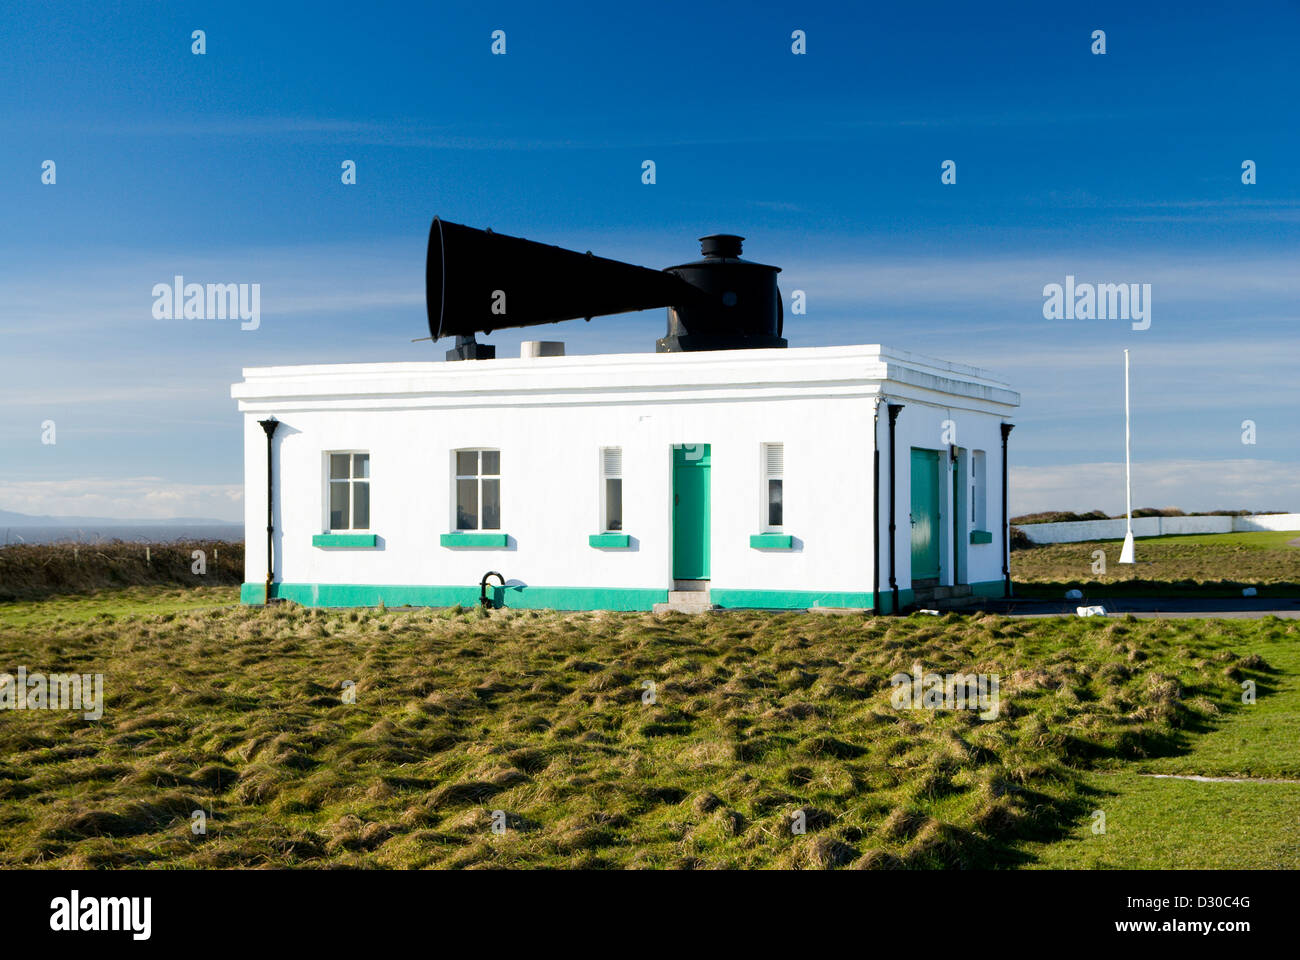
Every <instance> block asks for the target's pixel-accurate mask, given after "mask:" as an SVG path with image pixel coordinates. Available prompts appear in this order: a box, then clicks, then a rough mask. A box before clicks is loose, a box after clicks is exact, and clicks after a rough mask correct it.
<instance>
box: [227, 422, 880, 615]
mask: <svg viewBox="0 0 1300 960" xmlns="http://www.w3.org/2000/svg"><path fill="white" fill-rule="evenodd" d="M870 416H871V404H870V401H869V400H867V399H865V398H858V399H853V398H849V399H844V400H840V401H838V402H837V403H836V404H835V406H834V416H827V408H826V406H825V405H824V404H823V403H822V402H820V401H816V400H803V401H800V400H778V401H755V402H749V403H736V402H701V403H692V404H666V405H647V404H631V405H626V406H618V405H607V404H597V405H590V406H587V405H571V406H565V407H547V406H542V407H531V408H517V409H513V410H510V411H502V410H500V409H496V408H492V407H480V408H477V409H468V410H466V409H457V410H445V409H444V410H438V409H429V410H369V411H329V412H321V411H314V412H311V411H303V412H299V413H292V414H285V415H284V416H282V417H281V418H280V419H281V420H282V424H281V426H280V427H279V429H278V431H277V436H276V454H277V462H276V465H275V469H276V494H277V500H278V503H277V508H278V511H279V512H280V514H281V516H279V517H277V520H276V524H275V525H276V528H277V530H278V531H280V532H281V534H282V536H283V539H282V540H281V539H280V537H279V536H277V546H278V547H279V550H280V556H279V559H278V561H277V566H276V579H277V580H278V581H286V582H293V583H379V584H437V585H449V584H477V583H478V581H479V578H480V577H481V576H482V574H483V573H484V572H485V571H487V570H489V569H493V570H499V571H500V572H501V573H503V574H504V575H505V576H506V577H507V578H508V579H511V580H518V581H522V582H523V583H526V584H529V585H536V586H605V587H647V588H658V589H666V588H668V587H669V586H671V570H672V566H671V521H672V490H671V482H672V446H673V444H680V443H708V444H711V445H712V450H711V454H712V469H711V483H712V530H711V534H712V543H711V565H712V571H711V572H712V584H711V585H712V586H713V587H715V588H744V589H763V590H796V589H816V590H834V591H854V590H863V589H870V588H869V584H870V581H871V566H870V559H871V558H870V550H869V549H868V550H865V551H864V550H862V549H861V547H862V543H863V537H867V536H869V531H870V528H871V510H872V497H871V460H870V453H871V451H870ZM256 420H257V417H256V416H254V415H250V416H248V417H246V426H245V435H246V436H245V439H246V442H245V458H246V464H247V488H248V492H249V495H248V497H247V502H246V511H247V514H246V523H247V529H248V547H247V560H246V563H247V579H248V580H249V581H250V582H259V581H261V580H262V579H263V577H264V575H265V573H264V571H265V564H266V558H265V537H264V535H263V536H260V537H259V536H258V531H263V530H264V529H265V525H266V520H265V511H266V499H265V488H266V475H265V458H266V454H265V436H264V434H263V432H262V429H261V427H259V426H258V424H257V422H256ZM846 434H847V435H855V436H857V437H858V438H860V442H859V443H857V444H854V445H846V444H845V443H844V438H845V436H846ZM766 442H780V443H784V444H785V483H784V493H785V508H784V510H785V532H786V533H788V534H791V535H793V536H794V537H795V538H796V543H797V544H798V545H799V546H800V549H796V550H794V551H763V550H756V549H753V548H751V547H750V545H749V537H750V535H751V534H756V533H759V532H761V529H762V528H761V519H762V504H763V501H762V499H761V498H762V495H763V484H762V476H761V471H760V456H761V444H763V443H766ZM604 446H621V447H622V448H623V477H624V479H623V532H624V533H627V534H629V535H630V536H631V537H633V538H634V539H635V543H636V548H635V549H612V550H602V549H597V548H594V547H591V546H590V545H589V544H588V540H587V538H588V535H590V534H594V533H600V532H601V528H600V517H599V503H600V501H599V491H600V464H599V456H600V448H601V447H604ZM469 447H485V448H496V449H499V450H500V451H501V469H502V482H501V496H502V509H501V512H502V521H501V532H502V533H506V534H509V535H510V537H511V546H510V547H509V548H504V549H495V548H482V549H480V548H463V547H454V548H453V547H443V546H440V545H439V542H438V538H439V535H440V534H443V533H448V532H451V531H453V530H454V529H455V525H454V518H453V512H452V497H453V487H452V471H451V453H450V451H452V450H454V449H457V448H469ZM330 450H368V451H369V452H370V474H371V479H370V498H371V523H370V532H372V533H374V534H376V535H378V536H379V537H380V538H381V544H382V546H381V548H380V549H375V550H370V549H334V548H321V547H313V546H312V545H311V538H312V535H313V534H318V533H322V532H325V530H326V522H327V517H326V509H325V481H324V478H323V461H322V452H323V451H330ZM867 542H868V543H869V540H868V541H867ZM864 584H866V585H867V586H866V587H864Z"/></svg>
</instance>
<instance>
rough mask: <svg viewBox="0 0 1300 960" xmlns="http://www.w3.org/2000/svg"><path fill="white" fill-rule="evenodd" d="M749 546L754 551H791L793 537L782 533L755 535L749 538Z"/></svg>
mask: <svg viewBox="0 0 1300 960" xmlns="http://www.w3.org/2000/svg"><path fill="white" fill-rule="evenodd" d="M749 545H750V546H751V547H753V548H754V549H755V550H793V549H794V537H790V536H786V535H785V534H783V533H756V534H754V535H753V536H751V537H750V538H749Z"/></svg>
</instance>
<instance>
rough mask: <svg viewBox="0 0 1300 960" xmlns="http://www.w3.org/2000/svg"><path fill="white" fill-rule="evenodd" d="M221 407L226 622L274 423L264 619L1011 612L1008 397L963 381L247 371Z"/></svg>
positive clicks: (645, 370)
mask: <svg viewBox="0 0 1300 960" xmlns="http://www.w3.org/2000/svg"><path fill="white" fill-rule="evenodd" d="M232 395H233V396H234V397H235V399H237V400H238V401H239V409H240V411H241V412H242V413H243V414H244V421H245V425H244V458H245V489H246V498H245V520H246V529H247V537H246V543H247V559H246V577H245V579H246V582H245V584H244V588H243V600H244V601H245V602H248V603H261V602H263V600H264V598H265V583H266V580H267V567H268V564H267V536H266V530H267V496H268V493H267V490H268V474H267V468H268V463H267V456H268V439H267V435H266V434H265V433H264V432H263V427H262V426H260V425H259V422H260V421H264V420H269V419H271V418H274V419H275V420H277V421H278V426H276V427H275V428H274V432H273V435H272V437H271V440H270V443H269V446H270V449H271V451H272V452H271V464H270V466H271V469H272V478H273V479H272V490H273V497H272V500H273V505H272V516H271V527H272V530H273V532H272V535H271V539H272V546H273V549H272V554H273V557H274V564H273V571H272V574H273V580H274V583H273V586H272V588H271V590H272V596H273V597H278V598H285V599H289V600H294V601H296V602H299V603H302V604H306V605H312V606H353V605H375V604H379V603H380V602H382V603H384V604H386V605H388V606H399V605H420V606H445V605H451V604H455V603H460V604H464V605H472V604H475V603H477V602H478V601H479V596H480V582H481V581H482V579H483V577H484V574H485V573H486V572H488V571H496V572H499V573H500V574H501V575H502V579H504V580H505V582H506V583H505V586H504V588H502V587H499V586H495V583H496V581H495V580H494V581H493V584H494V586H491V587H489V590H488V596H489V598H490V599H493V600H494V601H495V602H496V604H497V605H502V606H506V607H545V608H557V609H578V610H586V609H614V610H648V609H651V608H652V606H653V605H654V604H656V603H662V602H666V601H668V600H669V593H670V591H676V590H682V591H687V592H689V593H691V594H692V595H693V596H692V597H690V598H687V599H698V600H700V601H704V602H708V603H711V604H713V605H715V606H718V607H724V608H725V607H761V608H781V609H801V608H809V607H841V608H845V607H847V608H875V609H876V610H877V611H879V612H890V611H893V610H896V609H898V608H899V607H900V606H907V605H909V604H911V603H920V602H925V601H926V600H928V599H930V598H932V597H935V596H936V595H937V596H940V597H942V596H944V595H946V594H947V593H950V592H955V593H958V594H964V593H967V592H971V593H975V594H979V595H997V596H1001V595H1002V594H1003V592H1004V590H1009V580H1008V579H1007V576H1006V562H1007V561H1006V557H1007V553H1006V549H1007V543H1006V531H1007V526H1006V518H1005V516H1004V496H1003V482H1004V477H1005V475H1006V470H1005V440H1006V434H1007V433H1009V432H1010V419H1009V418H1010V417H1011V415H1012V414H1013V413H1014V411H1015V408H1016V407H1017V406H1018V404H1019V399H1020V398H1019V395H1018V394H1016V393H1015V392H1013V391H1012V390H1010V389H1009V388H1008V386H1007V385H1006V384H1005V383H1003V382H1002V381H1000V380H997V379H995V378H994V377H993V376H991V375H990V374H989V373H987V372H985V371H982V370H978V369H975V368H973V367H969V366H965V365H962V364H957V363H949V362H946V361H941V360H934V359H931V358H928V357H922V356H918V355H915V354H911V353H907V352H904V351H899V350H892V349H889V348H886V347H881V346H847V347H812V348H792V349H751V350H707V351H697V352H679V353H644V354H617V355H597V356H553V357H528V358H519V359H499V360H498V359H493V360H473V361H465V362H455V363H447V362H427V363H426V362H419V363H379V364H339V365H328V366H294V367H267V368H252V369H246V370H244V380H243V382H241V383H237V384H235V385H234V386H233V388H232ZM891 412H892V413H893V414H894V423H893V429H892V431H891V423H890V421H891ZM891 436H892V439H891ZM877 476H878V478H879V479H878V480H877ZM891 478H892V481H891ZM891 503H892V504H893V508H892V514H893V516H892V519H893V523H892V524H891V506H890V505H891ZM891 529H892V531H893V533H892V547H893V549H892V550H891ZM944 587H955V588H956V590H955V591H946V590H943V589H942V588H944ZM674 599H679V598H674Z"/></svg>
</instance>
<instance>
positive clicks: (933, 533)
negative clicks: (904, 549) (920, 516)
mask: <svg viewBox="0 0 1300 960" xmlns="http://www.w3.org/2000/svg"><path fill="white" fill-rule="evenodd" d="M918 453H923V454H925V455H926V456H925V459H926V460H927V461H928V462H929V468H930V470H931V471H932V473H931V477H932V484H931V490H932V493H933V503H934V516H933V517H931V518H930V542H931V545H930V549H931V550H932V551H933V552H934V565H935V570H934V572H933V573H930V572H929V571H926V572H925V573H924V574H922V575H920V576H918V574H917V571H916V562H915V559H916V549H915V544H914V542H913V539H912V534H913V533H914V532H915V528H916V523H915V521H914V519H913V518H914V516H915V512H914V511H913V509H912V507H913V504H914V503H915V502H916V495H917V490H916V463H917V460H918V458H917V456H916V455H917V454H918ZM946 459H947V458H946V456H945V453H944V451H942V450H934V449H931V448H929V447H911V448H910V450H909V453H908V458H907V463H908V473H907V479H908V497H907V513H908V531H909V536H908V547H909V550H908V563H909V571H910V573H909V577H910V579H911V581H912V582H913V583H915V582H916V581H917V580H935V581H937V582H938V583H942V582H943V575H944V562H943V560H944V556H943V540H944V536H943V503H944V487H945V486H946V484H945V483H944V478H943V470H942V468H941V466H940V465H941V464H942V463H945V462H946Z"/></svg>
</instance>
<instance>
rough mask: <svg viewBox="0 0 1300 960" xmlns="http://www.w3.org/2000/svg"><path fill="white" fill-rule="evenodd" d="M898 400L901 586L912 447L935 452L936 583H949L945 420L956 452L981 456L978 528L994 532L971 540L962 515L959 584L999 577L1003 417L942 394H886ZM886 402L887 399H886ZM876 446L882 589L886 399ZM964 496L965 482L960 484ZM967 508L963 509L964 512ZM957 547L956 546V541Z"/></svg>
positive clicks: (908, 541) (970, 524)
mask: <svg viewBox="0 0 1300 960" xmlns="http://www.w3.org/2000/svg"><path fill="white" fill-rule="evenodd" d="M889 400H892V401H893V402H897V403H902V404H903V405H904V406H903V410H902V411H901V412H900V413H899V415H898V423H897V426H896V431H897V436H896V440H895V443H896V445H897V457H898V464H897V482H898V492H897V501H896V507H895V509H896V510H897V513H898V522H897V529H896V531H895V535H896V540H895V549H896V550H897V557H896V563H897V570H898V572H897V579H898V585H899V588H900V589H907V588H909V587H911V586H912V576H911V561H912V528H911V524H910V522H909V516H908V515H909V512H910V509H911V502H912V500H911V497H912V475H911V470H912V465H911V464H912V460H911V456H912V455H911V449H912V448H913V447H916V448H919V449H924V450H940V451H942V454H943V455H942V458H941V460H940V473H939V504H940V507H939V509H940V512H941V514H942V516H941V519H940V521H939V566H940V572H939V582H940V583H941V584H944V585H951V584H952V583H953V546H954V545H953V542H952V520H951V518H952V511H953V503H952V473H951V460H950V459H949V452H948V445H947V444H946V443H944V442H942V441H943V439H944V421H946V420H951V421H952V422H953V424H954V425H955V428H956V435H955V439H956V441H957V446H958V447H959V448H960V449H961V451H963V452H962V453H961V454H960V455H961V456H963V457H965V458H967V462H968V463H969V457H970V455H971V453H972V452H973V451H975V450H983V451H984V454H985V467H986V470H985V474H986V481H985V482H986V488H987V489H986V491H985V496H986V505H987V506H986V510H987V513H986V516H985V519H986V523H987V526H985V527H983V528H982V529H985V530H988V531H989V532H991V533H992V534H993V539H992V542H991V543H984V544H972V543H970V531H971V530H973V529H976V527H975V524H974V521H973V518H971V517H969V516H965V517H964V520H965V522H964V523H963V524H962V534H963V536H964V538H965V540H966V544H967V546H966V548H965V550H966V554H965V563H964V564H963V565H962V569H961V571H960V572H961V582H962V583H980V582H989V581H993V580H1001V579H1002V487H1001V484H1002V433H1001V424H1002V422H1003V421H1004V420H1005V417H1003V416H1001V415H997V414H989V413H985V412H982V411H974V410H970V409H966V408H964V407H962V406H958V405H944V404H942V403H941V402H940V401H941V400H942V398H941V397H933V396H929V397H927V396H921V395H917V396H915V397H905V396H899V395H898V393H897V391H895V392H894V394H893V395H892V396H891V397H890V398H889ZM886 402H888V401H886ZM880 449H881V461H880V471H881V492H882V494H883V497H884V499H883V500H882V502H881V526H882V531H881V542H882V549H881V570H882V575H881V590H887V589H888V587H889V569H888V564H889V554H888V542H889V531H888V523H889V520H888V512H889V511H888V496H889V487H888V482H889V418H888V414H887V412H886V407H885V403H882V404H881V412H880ZM1009 449H1010V450H1012V451H1014V449H1015V433H1014V432H1013V433H1012V434H1011V442H1010V446H1009ZM964 488H965V491H964V492H965V493H966V494H967V495H968V494H969V486H968V485H964ZM964 512H966V511H963V513H964ZM958 548H959V549H960V544H958Z"/></svg>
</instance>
